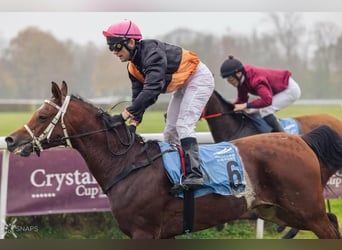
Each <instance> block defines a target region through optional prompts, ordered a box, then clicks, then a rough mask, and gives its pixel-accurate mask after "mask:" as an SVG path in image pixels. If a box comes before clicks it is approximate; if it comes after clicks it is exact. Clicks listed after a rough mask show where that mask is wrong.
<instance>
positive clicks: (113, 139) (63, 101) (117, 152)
mask: <svg viewBox="0 0 342 250" xmlns="http://www.w3.org/2000/svg"><path fill="white" fill-rule="evenodd" d="M51 92H52V97H51V98H50V99H49V100H46V101H45V102H44V103H43V104H42V106H41V107H40V108H38V109H37V110H36V111H35V112H34V113H33V115H32V117H31V119H30V120H29V121H28V123H27V124H25V125H24V126H23V127H21V128H19V129H18V130H16V131H14V132H13V133H11V134H10V135H9V136H7V137H6V138H5V141H6V143H7V148H8V150H9V151H10V152H15V153H17V154H20V155H21V156H28V155H29V154H30V153H32V152H34V151H35V152H36V153H37V154H38V155H39V154H40V153H42V151H43V150H45V149H47V148H51V147H56V146H67V147H72V148H74V149H75V150H77V151H79V153H80V154H81V156H82V157H83V158H84V159H85V161H86V163H87V165H88V168H89V170H90V172H91V173H92V174H93V176H94V177H95V179H96V180H97V182H98V184H99V185H100V186H101V187H102V188H103V190H105V193H106V195H107V197H108V199H109V203H110V206H111V211H112V214H113V217H114V218H115V219H116V221H117V224H118V226H119V228H120V230H121V231H122V232H123V233H124V234H126V235H127V236H128V237H130V238H132V239H164V238H174V237H176V236H177V235H180V234H182V233H184V232H183V199H182V198H178V197H175V196H174V195H172V194H170V189H171V187H172V186H173V184H172V183H171V182H170V180H169V178H168V176H167V174H166V172H165V169H164V162H163V158H162V157H161V154H162V152H161V148H160V146H159V142H158V141H156V140H147V141H145V140H144V139H143V138H142V137H140V136H139V135H138V134H135V133H133V134H132V133H131V132H130V131H129V129H128V128H127V126H126V124H125V123H120V124H118V125H117V126H115V127H112V126H109V120H110V116H109V114H108V113H107V112H105V111H103V110H101V109H99V108H97V107H95V106H94V105H92V104H91V103H89V102H86V101H84V100H83V99H82V98H80V97H77V96H74V95H68V87H67V84H66V83H65V82H64V81H63V83H62V84H61V87H59V86H58V85H57V84H56V83H54V82H52V87H51ZM232 143H233V144H234V146H235V147H236V148H237V149H238V152H239V155H240V157H241V160H242V162H243V169H244V173H245V177H246V191H245V192H244V193H242V194H241V195H217V194H207V195H204V196H201V197H198V198H195V200H194V223H193V231H199V230H203V229H207V228H210V227H213V226H215V225H218V224H222V223H224V222H227V221H230V220H236V219H238V218H239V217H240V216H241V215H242V214H243V213H245V212H246V211H248V210H250V209H254V210H255V211H256V213H257V214H258V216H259V217H261V218H263V219H265V220H270V221H272V222H275V223H277V224H279V225H289V226H292V227H295V228H299V229H303V230H309V231H312V232H314V233H315V234H316V235H317V237H318V238H322V239H325V238H329V239H337V238H341V235H340V233H339V232H338V231H336V230H335V228H334V226H333V225H332V224H331V223H330V221H329V219H328V216H327V214H326V213H325V203H324V197H323V188H322V185H321V174H320V165H319V164H320V161H322V162H324V163H326V166H327V168H329V170H328V171H330V172H331V173H334V172H335V171H338V169H341V168H342V138H341V137H339V136H338V135H337V134H336V133H335V132H334V131H333V130H332V129H330V128H329V127H328V126H321V127H319V128H317V129H316V130H314V131H311V132H310V133H307V134H305V135H303V136H302V137H301V136H296V135H291V134H286V133H272V134H260V135H255V136H250V137H245V138H240V139H237V140H234V141H232ZM113 180H115V181H113ZM109 184H110V185H109Z"/></svg>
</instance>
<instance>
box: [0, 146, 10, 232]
mask: <svg viewBox="0 0 342 250" xmlns="http://www.w3.org/2000/svg"><path fill="white" fill-rule="evenodd" d="M9 156H10V152H9V151H8V150H6V149H4V150H2V169H1V189H0V194H1V197H0V239H3V238H4V237H5V233H6V232H5V226H6V209H7V187H8V186H7V182H8V166H9Z"/></svg>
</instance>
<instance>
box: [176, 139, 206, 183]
mask: <svg viewBox="0 0 342 250" xmlns="http://www.w3.org/2000/svg"><path fill="white" fill-rule="evenodd" d="M180 141H181V146H182V148H183V151H184V158H185V166H186V176H185V178H184V180H183V181H182V184H183V185H184V186H186V187H188V188H192V189H194V188H199V187H201V186H203V184H204V180H203V175H202V172H201V170H200V161H199V157H198V143H197V139H196V138H194V137H186V138H183V139H181V140H180Z"/></svg>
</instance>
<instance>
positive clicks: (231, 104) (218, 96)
mask: <svg viewBox="0 0 342 250" xmlns="http://www.w3.org/2000/svg"><path fill="white" fill-rule="evenodd" d="M213 95H215V96H216V97H217V98H218V99H219V100H220V102H222V103H223V105H224V106H225V107H227V108H228V109H229V110H233V109H234V104H233V103H231V102H230V101H228V100H226V99H225V98H224V97H223V96H222V95H221V94H220V93H219V92H218V91H217V90H214V92H213Z"/></svg>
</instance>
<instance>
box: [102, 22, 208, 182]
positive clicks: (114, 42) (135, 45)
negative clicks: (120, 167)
mask: <svg viewBox="0 0 342 250" xmlns="http://www.w3.org/2000/svg"><path fill="white" fill-rule="evenodd" d="M103 35H104V36H105V37H106V39H107V44H108V46H109V50H110V51H111V52H112V53H113V54H114V55H115V56H117V57H118V58H119V59H120V60H121V62H128V64H127V70H128V75H129V78H130V80H131V83H132V104H131V105H130V106H129V107H127V108H126V109H125V110H123V112H122V113H121V114H120V115H115V116H113V117H112V119H111V122H112V124H115V123H117V122H123V121H126V120H127V119H128V120H129V127H132V126H133V130H134V131H135V128H136V126H138V124H139V123H141V121H142V118H143V115H144V112H145V111H146V109H147V108H148V107H149V106H151V105H152V104H154V103H155V102H156V101H157V99H158V96H159V95H160V94H161V93H171V92H172V93H173V95H172V97H171V100H170V103H169V105H168V110H167V118H166V126H165V129H164V140H165V141H166V142H169V143H174V144H178V145H179V144H180V145H181V146H182V148H183V150H184V153H185V162H186V169H187V173H186V176H185V178H184V180H183V181H182V184H183V185H184V186H186V187H187V188H197V187H200V186H202V185H203V184H204V180H203V175H202V172H201V170H200V168H199V164H200V161H199V156H198V142H197V139H196V136H195V126H196V122H197V121H198V120H199V118H200V116H201V112H202V110H203V108H204V107H205V105H206V103H207V101H208V100H209V98H210V96H211V94H212V92H213V90H214V78H213V75H212V73H211V71H210V70H209V69H208V68H207V66H206V65H205V64H204V63H202V62H201V61H200V59H199V58H198V56H197V55H196V54H195V53H194V52H192V51H189V50H186V49H184V48H181V47H179V46H175V45H171V44H168V43H165V42H161V41H159V40H155V39H146V40H142V35H141V32H140V29H139V27H138V26H137V25H136V24H135V23H133V22H132V21H130V20H126V19H125V20H121V21H118V22H116V23H114V24H112V25H111V26H109V28H108V29H107V30H106V31H103Z"/></svg>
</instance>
